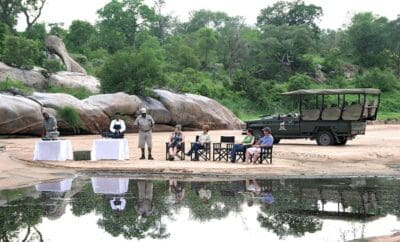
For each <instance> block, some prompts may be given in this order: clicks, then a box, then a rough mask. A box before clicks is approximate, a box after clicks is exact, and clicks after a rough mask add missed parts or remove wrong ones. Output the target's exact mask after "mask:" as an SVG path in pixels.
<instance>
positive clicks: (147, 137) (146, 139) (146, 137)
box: [138, 131, 153, 149]
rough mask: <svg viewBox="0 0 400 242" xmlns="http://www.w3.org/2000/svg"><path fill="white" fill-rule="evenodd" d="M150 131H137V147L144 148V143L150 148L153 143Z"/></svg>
mask: <svg viewBox="0 0 400 242" xmlns="http://www.w3.org/2000/svg"><path fill="white" fill-rule="evenodd" d="M151 136H152V135H151V131H148V132H140V131H139V145H138V147H139V148H141V149H144V147H145V144H147V148H151V147H152V144H153V140H152V138H151Z"/></svg>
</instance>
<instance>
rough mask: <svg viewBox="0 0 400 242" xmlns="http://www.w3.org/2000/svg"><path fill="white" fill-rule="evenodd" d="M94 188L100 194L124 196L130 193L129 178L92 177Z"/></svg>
mask: <svg viewBox="0 0 400 242" xmlns="http://www.w3.org/2000/svg"><path fill="white" fill-rule="evenodd" d="M91 180H92V188H93V192H94V193H98V194H123V193H126V192H128V186H129V179H128V178H111V177H92V178H91Z"/></svg>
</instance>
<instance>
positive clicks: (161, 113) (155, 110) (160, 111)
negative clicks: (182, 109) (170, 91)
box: [140, 97, 173, 124]
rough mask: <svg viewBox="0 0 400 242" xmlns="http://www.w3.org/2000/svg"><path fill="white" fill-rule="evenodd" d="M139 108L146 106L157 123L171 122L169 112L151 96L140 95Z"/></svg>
mask: <svg viewBox="0 0 400 242" xmlns="http://www.w3.org/2000/svg"><path fill="white" fill-rule="evenodd" d="M140 100H141V101H142V104H141V108H146V109H147V113H148V114H150V115H151V116H152V117H153V119H154V121H155V122H156V123H157V124H170V123H172V122H173V119H172V114H171V112H170V111H169V110H168V109H167V108H166V107H165V106H164V104H162V103H161V102H160V101H158V100H156V99H154V98H151V97H141V98H140Z"/></svg>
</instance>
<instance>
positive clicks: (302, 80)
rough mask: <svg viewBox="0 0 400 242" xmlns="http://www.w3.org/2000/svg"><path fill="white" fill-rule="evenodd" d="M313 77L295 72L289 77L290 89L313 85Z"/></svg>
mask: <svg viewBox="0 0 400 242" xmlns="http://www.w3.org/2000/svg"><path fill="white" fill-rule="evenodd" d="M312 83H313V81H312V79H311V77H309V76H307V75H305V74H295V75H293V76H291V77H290V78H289V82H288V91H294V90H298V89H309V88H310V87H311V86H312Z"/></svg>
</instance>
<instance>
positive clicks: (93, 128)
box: [30, 92, 110, 134]
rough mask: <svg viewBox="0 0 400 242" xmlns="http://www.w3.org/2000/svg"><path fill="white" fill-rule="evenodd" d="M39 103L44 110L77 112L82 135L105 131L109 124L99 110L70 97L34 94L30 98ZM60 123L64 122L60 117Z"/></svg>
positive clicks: (55, 94)
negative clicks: (70, 109) (69, 109)
mask: <svg viewBox="0 0 400 242" xmlns="http://www.w3.org/2000/svg"><path fill="white" fill-rule="evenodd" d="M30 98H32V99H34V100H36V101H37V102H39V103H41V104H42V106H43V107H44V108H50V109H54V110H58V109H60V108H63V107H66V106H71V107H73V108H75V109H76V110H77V111H78V112H79V116H80V118H81V120H82V121H83V127H82V128H81V130H82V131H83V132H84V133H92V134H95V133H98V132H99V129H101V130H106V129H107V128H108V125H109V123H110V119H109V118H108V116H107V115H106V114H105V113H104V112H103V110H101V109H100V108H98V107H96V106H93V105H90V104H87V103H86V102H84V101H81V100H79V99H77V98H75V97H73V96H71V95H68V94H61V93H38V92H35V93H33V94H32V96H31V97H30ZM57 118H58V119H59V120H60V121H62V122H64V120H62V119H61V118H60V117H57Z"/></svg>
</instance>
